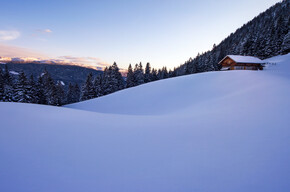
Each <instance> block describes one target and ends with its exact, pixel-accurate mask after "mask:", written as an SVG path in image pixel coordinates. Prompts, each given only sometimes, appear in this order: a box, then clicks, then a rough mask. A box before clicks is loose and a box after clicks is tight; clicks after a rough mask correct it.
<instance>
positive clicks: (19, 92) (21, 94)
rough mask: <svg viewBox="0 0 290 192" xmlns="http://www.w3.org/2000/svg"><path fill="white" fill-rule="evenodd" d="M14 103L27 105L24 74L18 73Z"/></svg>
mask: <svg viewBox="0 0 290 192" xmlns="http://www.w3.org/2000/svg"><path fill="white" fill-rule="evenodd" d="M14 101H16V102H20V103H29V101H30V98H29V95H28V80H27V77H26V75H25V74H24V72H23V71H22V72H20V74H19V77H18V81H17V83H16V85H15V96H14Z"/></svg>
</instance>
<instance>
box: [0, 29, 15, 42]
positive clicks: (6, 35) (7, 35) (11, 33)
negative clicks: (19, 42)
mask: <svg viewBox="0 0 290 192" xmlns="http://www.w3.org/2000/svg"><path fill="white" fill-rule="evenodd" d="M18 37H20V32H19V31H16V30H0V41H11V40H14V39H17V38H18Z"/></svg>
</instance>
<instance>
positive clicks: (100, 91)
mask: <svg viewBox="0 0 290 192" xmlns="http://www.w3.org/2000/svg"><path fill="white" fill-rule="evenodd" d="M94 89H95V97H100V96H102V95H103V94H104V93H103V89H102V75H98V76H97V77H96V78H95V81H94Z"/></svg>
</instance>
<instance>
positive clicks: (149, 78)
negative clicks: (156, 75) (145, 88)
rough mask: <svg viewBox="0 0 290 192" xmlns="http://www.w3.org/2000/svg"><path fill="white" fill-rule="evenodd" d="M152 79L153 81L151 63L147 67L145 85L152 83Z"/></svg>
mask: <svg viewBox="0 0 290 192" xmlns="http://www.w3.org/2000/svg"><path fill="white" fill-rule="evenodd" d="M151 79H152V74H151V66H150V63H147V64H146V67H145V74H144V83H148V82H150V81H151Z"/></svg>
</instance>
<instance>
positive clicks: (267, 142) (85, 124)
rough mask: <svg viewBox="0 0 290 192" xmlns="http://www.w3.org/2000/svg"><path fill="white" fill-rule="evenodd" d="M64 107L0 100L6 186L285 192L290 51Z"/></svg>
mask: <svg viewBox="0 0 290 192" xmlns="http://www.w3.org/2000/svg"><path fill="white" fill-rule="evenodd" d="M268 62H269V63H271V64H268V66H267V67H266V69H265V70H264V71H225V72H209V73H202V74H197V75H189V76H183V77H178V78H173V79H167V80H163V81H158V82H154V83H149V84H145V85H142V86H139V87H134V88H130V89H126V90H123V91H119V92H117V93H114V94H111V95H108V96H105V97H101V98H97V99H93V100H89V101H85V102H81V103H77V104H73V105H68V106H67V107H66V108H65V107H63V108H60V107H52V106H41V105H31V104H19V103H0V115H1V116H0V122H1V123H0V124H1V128H0V155H1V161H0V162H1V164H0V170H1V171H0V191H39V192H42V191H72V192H73V191H88V192H89V191H103V192H111V191H118V192H121V191H124V192H128V191H132V192H133V191H134V192H138V191H150V192H154V191H156V192H160V191H166V192H171V191H172V192H175V191H178V192H179V191H182V192H186V191H190V192H192V191H214V192H216V191H223V192H227V191H228V192H232V191H241V192H244V191H247V192H251V191H253V192H254V191H255V192H256V191H263V192H267V191H280V192H283V191H285V192H286V191H289V190H290V183H289V178H290V165H289V162H290V151H289V146H290V130H289V124H290V102H289V98H290V54H288V55H285V56H278V57H275V58H271V59H269V60H268Z"/></svg>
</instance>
